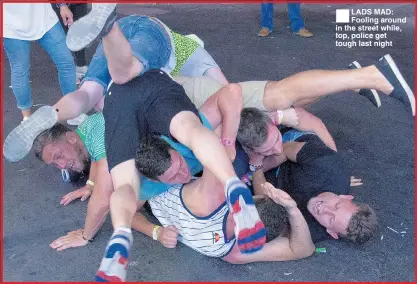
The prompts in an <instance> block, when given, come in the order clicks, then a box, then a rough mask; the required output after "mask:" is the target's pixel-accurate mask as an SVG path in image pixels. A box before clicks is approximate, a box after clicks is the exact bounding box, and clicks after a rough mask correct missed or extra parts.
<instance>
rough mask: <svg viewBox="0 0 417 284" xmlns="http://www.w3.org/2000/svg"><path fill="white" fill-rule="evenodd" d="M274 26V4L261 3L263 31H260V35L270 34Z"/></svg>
mask: <svg viewBox="0 0 417 284" xmlns="http://www.w3.org/2000/svg"><path fill="white" fill-rule="evenodd" d="M273 28H274V4H272V3H263V4H261V31H260V32H259V33H258V36H260V37H266V36H268V35H269V34H270V33H271V31H272V29H273Z"/></svg>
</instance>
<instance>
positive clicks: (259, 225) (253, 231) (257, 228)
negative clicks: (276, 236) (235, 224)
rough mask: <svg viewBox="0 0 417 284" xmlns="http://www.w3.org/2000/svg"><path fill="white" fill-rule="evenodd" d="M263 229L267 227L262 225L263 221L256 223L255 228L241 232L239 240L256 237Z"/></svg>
mask: <svg viewBox="0 0 417 284" xmlns="http://www.w3.org/2000/svg"><path fill="white" fill-rule="evenodd" d="M263 228H265V226H264V224H263V223H262V221H258V222H256V224H255V227H253V228H247V229H243V230H241V231H240V232H239V239H240V240H241V239H244V238H247V237H250V236H251V235H254V234H256V233H257V232H258V231H260V230H262V229H263Z"/></svg>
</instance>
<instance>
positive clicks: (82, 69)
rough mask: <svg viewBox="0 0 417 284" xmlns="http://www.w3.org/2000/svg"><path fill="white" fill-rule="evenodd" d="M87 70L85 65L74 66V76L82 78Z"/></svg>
mask: <svg viewBox="0 0 417 284" xmlns="http://www.w3.org/2000/svg"><path fill="white" fill-rule="evenodd" d="M87 71H88V67H87V66H75V76H76V77H77V79H78V80H80V81H81V80H82V79H83V78H84V76H85V74H86V73H87Z"/></svg>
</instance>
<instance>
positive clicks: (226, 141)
mask: <svg viewBox="0 0 417 284" xmlns="http://www.w3.org/2000/svg"><path fill="white" fill-rule="evenodd" d="M220 142H221V143H222V144H223V145H225V146H232V145H233V141H232V139H229V138H221V139H220Z"/></svg>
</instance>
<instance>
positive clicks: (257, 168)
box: [249, 163, 262, 172]
mask: <svg viewBox="0 0 417 284" xmlns="http://www.w3.org/2000/svg"><path fill="white" fill-rule="evenodd" d="M260 168H262V165H252V164H251V163H249V170H250V171H251V172H256V171H257V170H259V169H260Z"/></svg>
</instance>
